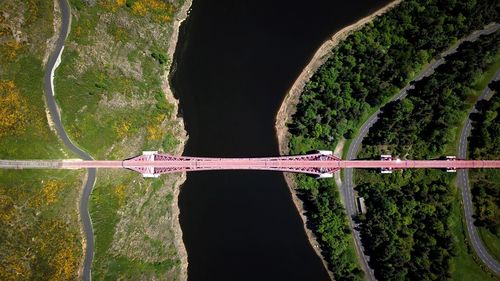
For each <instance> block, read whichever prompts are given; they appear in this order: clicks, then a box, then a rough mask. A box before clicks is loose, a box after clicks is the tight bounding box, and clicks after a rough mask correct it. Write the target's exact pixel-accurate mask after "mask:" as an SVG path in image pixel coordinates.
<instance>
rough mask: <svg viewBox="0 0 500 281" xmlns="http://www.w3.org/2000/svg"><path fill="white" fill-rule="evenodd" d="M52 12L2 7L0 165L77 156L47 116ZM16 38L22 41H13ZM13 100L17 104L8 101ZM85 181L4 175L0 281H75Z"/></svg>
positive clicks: (0, 184) (42, 4)
mask: <svg viewBox="0 0 500 281" xmlns="http://www.w3.org/2000/svg"><path fill="white" fill-rule="evenodd" d="M53 11H54V8H53V4H52V2H51V1H42V0H39V1H38V0H31V1H23V2H22V3H21V2H19V1H3V2H1V3H0V42H2V43H0V65H1V68H0V85H1V86H2V87H1V88H2V89H0V103H1V105H0V107H1V108H2V111H1V112H2V116H1V117H0V119H2V121H0V124H1V125H0V131H1V132H0V159H30V158H31V159H32V158H66V157H68V156H69V157H71V156H73V155H71V154H70V153H68V152H67V151H66V150H65V148H64V146H63V145H62V143H60V141H59V140H58V138H57V136H56V134H55V133H54V132H53V131H51V130H50V128H49V125H48V123H47V115H46V113H45V105H44V96H43V95H44V93H43V74H44V65H43V61H42V60H43V57H44V55H45V52H46V51H47V50H46V47H47V46H46V40H47V39H48V38H50V37H51V36H52V35H53V29H52V26H53V25H52V20H53ZM2 13H6V14H9V15H10V16H9V17H8V18H7V17H2V16H1V15H2ZM4 15H5V14H4ZM22 17H24V19H23V18H22ZM16 31H20V32H21V38H23V39H21V40H19V41H16V39H15V38H14V37H12V33H13V32H16ZM14 42H18V43H19V45H16V43H14ZM9 83H10V84H9ZM9 94H11V95H13V96H15V97H16V99H17V100H18V101H19V102H18V103H16V102H13V101H12V100H9V99H7V98H6V97H8V96H9ZM11 97H12V96H11ZM9 105H10V107H9ZM9 113H13V116H15V123H13V124H14V125H13V126H9V125H8V123H5V122H4V121H5V120H6V119H7V116H9ZM82 175H83V173H81V172H78V171H48V170H47V171H37V170H26V171H15V170H2V171H0V237H2V239H0V260H2V262H1V263H0V279H1V280H21V279H31V278H32V279H38V280H47V279H50V278H53V279H54V280H69V279H74V278H75V277H76V274H77V270H78V266H79V262H80V258H81V242H80V233H79V232H80V230H79V225H78V214H77V200H78V196H79V190H80V189H79V187H80V186H81V184H82V183H81V180H80V178H81V176H82Z"/></svg>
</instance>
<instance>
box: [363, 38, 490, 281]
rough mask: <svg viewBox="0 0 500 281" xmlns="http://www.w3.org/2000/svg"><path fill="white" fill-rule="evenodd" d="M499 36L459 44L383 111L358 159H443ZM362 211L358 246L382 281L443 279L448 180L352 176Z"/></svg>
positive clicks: (420, 173)
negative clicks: (364, 204) (383, 156)
mask: <svg viewBox="0 0 500 281" xmlns="http://www.w3.org/2000/svg"><path fill="white" fill-rule="evenodd" d="M499 46H500V31H497V32H496V33H494V34H492V35H488V36H481V37H480V38H479V39H478V40H477V41H475V42H473V43H471V42H465V43H463V44H462V45H461V46H460V48H459V50H458V52H457V53H455V54H452V55H450V56H448V57H447V58H446V63H445V64H443V65H441V66H440V67H438V68H437V69H436V72H435V73H434V74H433V75H431V76H429V77H426V78H424V79H423V80H421V81H419V82H417V83H416V84H415V88H414V89H413V90H410V91H409V93H408V96H407V97H406V98H405V99H404V100H402V101H395V102H391V103H389V104H388V105H387V106H385V107H384V108H383V110H382V113H381V114H380V119H379V122H377V123H376V124H375V126H374V127H372V128H371V129H370V132H369V134H368V137H367V138H365V141H364V142H363V148H362V151H361V152H360V155H359V157H360V158H377V157H379V156H380V154H386V153H387V154H391V153H392V154H393V155H394V156H397V157H400V158H401V159H436V158H441V157H442V156H443V153H444V152H445V150H446V148H447V146H453V147H455V145H456V143H455V139H456V135H455V134H454V132H456V128H458V127H460V126H461V123H462V120H463V113H464V112H467V111H468V108H467V107H466V105H467V102H466V101H467V100H468V99H470V98H471V97H474V90H473V89H472V85H473V84H474V83H475V82H476V80H477V79H478V77H479V76H480V75H481V74H482V73H483V72H484V71H485V70H486V69H487V68H488V66H489V65H491V64H492V62H493V60H494V59H495V58H496V56H497V55H498V51H499ZM356 175H357V177H356V182H357V184H358V186H357V189H358V192H359V194H360V196H363V197H364V198H365V199H366V202H367V209H368V213H367V214H366V216H363V217H362V218H361V221H362V222H363V223H362V224H361V233H362V237H363V240H364V241H365V242H364V245H365V247H366V249H367V251H368V253H369V255H370V257H371V262H372V263H373V266H374V268H375V274H376V276H377V278H379V279H380V280H444V279H448V278H450V277H451V270H452V268H451V258H452V257H453V256H455V255H456V250H455V245H454V243H453V238H452V236H453V234H452V232H451V231H450V225H451V223H450V215H451V210H452V201H453V200H454V196H453V194H454V193H453V192H454V187H453V178H454V177H453V175H450V174H447V173H444V172H443V171H439V170H405V171H396V172H394V174H393V175H390V176H386V175H381V174H379V173H378V171H374V170H372V171H359V172H357V174H356Z"/></svg>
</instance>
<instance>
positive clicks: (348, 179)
mask: <svg viewBox="0 0 500 281" xmlns="http://www.w3.org/2000/svg"><path fill="white" fill-rule="evenodd" d="M498 28H500V24H498V23H495V24H491V25H488V26H486V27H485V28H484V29H482V30H479V31H474V32H473V33H471V34H470V35H469V36H467V37H465V38H463V39H461V40H459V41H458V42H457V43H455V44H454V45H453V46H451V47H450V48H449V49H447V50H446V51H445V52H443V53H442V54H441V56H440V58H439V59H438V60H435V61H433V62H431V63H430V64H429V65H428V66H427V67H426V68H425V69H424V70H422V71H421V72H420V73H419V74H418V75H417V77H415V79H414V80H413V81H412V83H410V84H408V85H406V86H405V87H404V88H403V89H401V91H399V93H398V94H397V95H395V96H394V97H393V98H392V99H391V101H395V100H400V99H404V98H405V97H406V95H407V94H408V91H409V90H411V89H413V88H414V82H416V81H419V80H421V79H422V78H424V77H426V76H429V75H431V74H432V73H434V70H435V69H436V68H437V67H438V66H440V65H442V64H443V63H444V62H445V57H446V56H448V55H450V54H453V53H455V52H456V51H457V49H458V46H460V44H461V43H462V42H464V41H475V40H476V39H477V38H478V37H479V36H480V35H484V34H490V33H493V32H495V31H496V30H498ZM380 112H381V111H380V110H378V111H377V112H375V113H373V115H371V116H370V118H368V120H367V121H366V122H365V123H364V124H363V125H362V126H361V128H360V130H359V132H358V135H357V136H356V137H355V138H354V139H353V141H352V142H351V145H350V146H349V150H348V152H347V159H346V160H353V159H355V158H356V155H357V153H358V151H359V149H360V147H361V144H362V142H363V139H364V138H365V137H366V136H367V135H368V131H369V130H370V128H371V127H372V126H373V124H375V123H376V122H377V121H378V115H379V114H380ZM341 195H342V197H343V200H344V204H345V207H346V212H347V215H348V217H349V224H350V226H351V230H352V231H353V234H354V242H355V245H356V251H357V253H358V255H359V256H360V259H361V262H362V267H363V269H364V271H365V272H366V273H368V274H367V278H368V279H369V280H376V279H375V275H374V273H373V269H371V268H370V267H369V265H368V263H369V260H370V258H369V257H368V256H366V255H365V254H364V248H363V245H362V243H361V237H360V234H359V231H358V230H357V228H358V227H357V225H356V224H355V223H354V221H353V218H354V217H356V216H357V214H358V210H357V207H356V206H357V205H356V196H355V192H354V183H353V173H352V169H345V170H344V183H343V185H342V188H341Z"/></svg>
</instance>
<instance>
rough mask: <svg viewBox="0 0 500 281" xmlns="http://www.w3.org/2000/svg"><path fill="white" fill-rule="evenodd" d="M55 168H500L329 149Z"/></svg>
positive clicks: (319, 171)
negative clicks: (364, 156)
mask: <svg viewBox="0 0 500 281" xmlns="http://www.w3.org/2000/svg"><path fill="white" fill-rule="evenodd" d="M58 168H63V169H78V168H127V169H130V170H133V171H137V172H139V173H141V174H143V175H144V177H158V176H159V175H161V174H165V173H176V172H191V171H208V170H268V171H281V172H293V173H305V174H311V175H316V176H318V177H332V175H333V172H335V171H337V170H339V169H343V168H380V169H382V171H383V172H384V171H385V172H388V171H391V170H393V169H409V168H441V169H446V170H448V171H455V170H456V169H465V168H500V160H456V159H455V158H454V157H449V158H448V159H447V160H399V159H395V160H393V159H392V158H391V157H388V156H384V157H383V159H382V160H349V161H345V160H341V159H340V158H338V157H336V156H334V155H333V154H332V152H331V151H319V152H318V153H315V154H308V155H297V156H282V157H265V158H204V157H183V156H171V155H165V154H158V153H157V152H155V151H145V152H144V153H143V155H141V156H138V157H135V158H131V159H128V160H123V161H99V160H96V161H83V160H63V161H62V164H61V166H59V167H58Z"/></svg>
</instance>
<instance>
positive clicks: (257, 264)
mask: <svg viewBox="0 0 500 281" xmlns="http://www.w3.org/2000/svg"><path fill="white" fill-rule="evenodd" d="M387 2H388V1H369V2H368V1H359V0H351V1H338V0H332V1H298V0H287V1H285V0H279V1H259V0H253V1H246V0H245V1H243V0H239V1H234V0H233V1H229V0H218V1H209V0H194V2H193V5H192V8H191V13H190V16H189V17H188V18H187V20H186V21H184V22H183V24H182V25H181V30H180V36H179V42H178V45H177V49H176V53H175V56H174V71H173V72H172V74H171V77H170V78H171V82H172V87H173V90H174V93H175V95H176V97H177V98H179V100H180V110H181V114H182V116H183V117H184V121H185V125H186V130H187V131H188V134H189V141H188V143H187V146H186V148H185V151H184V153H185V155H190V156H215V157H217V156H219V157H257V156H271V155H278V143H277V139H276V135H275V129H274V124H275V115H276V112H277V110H278V109H279V106H280V104H281V101H282V100H283V97H284V95H285V94H286V92H287V90H288V89H289V88H290V86H291V85H292V84H293V82H294V80H295V79H296V78H297V76H298V75H299V74H300V72H301V70H302V68H303V67H304V66H305V65H306V64H307V63H308V61H309V60H310V59H311V57H312V55H313V54H314V52H315V51H316V49H317V48H318V47H319V46H320V45H321V43H322V42H323V41H325V40H326V39H327V38H328V37H329V36H331V35H332V34H333V33H335V31H337V30H339V29H341V28H342V27H344V26H346V25H348V24H350V23H352V22H354V21H356V20H357V19H359V18H361V17H364V16H366V15H368V14H370V12H373V11H375V10H376V9H378V8H380V7H381V6H383V5H384V4H386V3H387ZM179 207H180V223H181V227H182V230H183V235H184V236H183V240H184V243H185V245H186V249H187V252H188V261H189V267H188V276H189V280H190V281H197V280H219V281H220V280H231V281H233V280H329V278H328V275H327V272H326V270H325V269H324V268H323V264H322V263H321V260H320V258H319V257H318V256H316V254H315V252H314V251H313V249H312V247H311V246H310V244H309V242H308V240H307V237H306V235H305V233H304V229H303V225H302V221H301V219H300V217H299V214H298V212H297V210H296V208H295V206H294V204H293V202H292V200H291V195H290V192H289V190H288V187H287V186H286V183H285V181H284V178H283V175H282V174H281V173H273V172H252V171H213V172H199V173H192V174H188V177H187V180H186V182H185V183H184V185H183V187H182V190H181V193H180V197H179Z"/></svg>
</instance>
